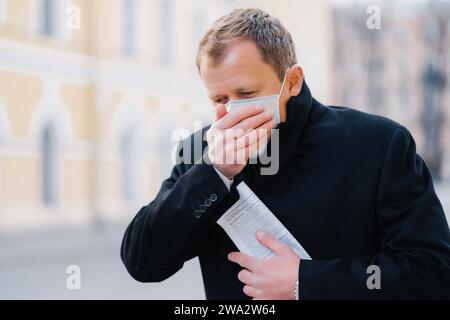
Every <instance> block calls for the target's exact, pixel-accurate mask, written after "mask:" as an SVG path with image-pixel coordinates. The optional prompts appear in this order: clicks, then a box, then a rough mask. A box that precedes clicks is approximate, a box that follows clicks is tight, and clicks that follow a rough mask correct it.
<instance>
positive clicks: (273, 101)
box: [226, 76, 286, 126]
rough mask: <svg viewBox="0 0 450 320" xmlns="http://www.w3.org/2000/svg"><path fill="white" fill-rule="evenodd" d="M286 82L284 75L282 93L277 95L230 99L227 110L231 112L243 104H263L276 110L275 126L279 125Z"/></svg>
mask: <svg viewBox="0 0 450 320" xmlns="http://www.w3.org/2000/svg"><path fill="white" fill-rule="evenodd" d="M285 82H286V76H285V77H284V80H283V84H282V86H281V90H280V93H279V94H276V95H271V96H263V97H256V98H251V99H241V100H230V101H229V102H228V103H227V104H226V108H227V111H228V112H230V111H231V110H233V109H234V108H237V107H243V106H261V107H263V108H264V109H265V110H270V111H273V112H274V119H275V126H277V125H278V124H279V123H280V97H281V94H282V93H283V89H284V85H285Z"/></svg>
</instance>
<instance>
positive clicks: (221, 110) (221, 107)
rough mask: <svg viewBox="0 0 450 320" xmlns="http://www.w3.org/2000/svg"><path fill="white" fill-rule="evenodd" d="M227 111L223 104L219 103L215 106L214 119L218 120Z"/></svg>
mask: <svg viewBox="0 0 450 320" xmlns="http://www.w3.org/2000/svg"><path fill="white" fill-rule="evenodd" d="M227 113H228V111H227V108H226V107H225V105H224V104H219V105H218V106H217V108H216V119H215V121H217V120H219V119H220V118H222V117H223V116H225V115H226V114H227Z"/></svg>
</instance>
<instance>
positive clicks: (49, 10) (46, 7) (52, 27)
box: [39, 0, 57, 36]
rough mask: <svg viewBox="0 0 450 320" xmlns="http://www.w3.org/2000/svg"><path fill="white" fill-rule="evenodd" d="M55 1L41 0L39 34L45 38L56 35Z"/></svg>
mask: <svg viewBox="0 0 450 320" xmlns="http://www.w3.org/2000/svg"><path fill="white" fill-rule="evenodd" d="M55 1H57V0H41V7H40V10H41V12H40V16H41V21H40V28H39V33H41V34H44V35H47V36H55V35H56V30H57V26H56V3H55Z"/></svg>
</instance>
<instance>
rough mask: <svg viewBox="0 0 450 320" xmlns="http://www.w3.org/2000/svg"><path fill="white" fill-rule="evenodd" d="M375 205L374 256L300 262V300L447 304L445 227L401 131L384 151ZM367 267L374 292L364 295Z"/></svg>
mask: <svg viewBox="0 0 450 320" xmlns="http://www.w3.org/2000/svg"><path fill="white" fill-rule="evenodd" d="M376 202H377V208H376V210H377V212H376V215H377V228H378V236H379V244H380V252H379V254H377V255H376V256H365V257H349V258H338V259H332V260H312V261H306V260H304V261H301V263H300V270H299V293H300V298H304V299H323V298H325V299H339V298H344V299H358V298H359V299H361V298H362V299H374V298H375V299H376V298H380V299H389V298H395V299H412V298H447V299H448V298H450V233H449V227H448V224H447V221H446V217H445V214H444V211H443V209H442V206H441V204H440V202H439V199H438V198H437V196H436V194H435V191H434V188H433V183H432V178H431V176H430V172H429V170H428V168H427V166H426V164H425V163H424V161H423V160H422V159H421V158H420V157H419V156H418V155H417V154H416V150H415V143H414V140H413V138H412V137H411V135H410V134H409V132H408V131H407V130H406V129H405V128H403V127H400V128H397V129H396V130H395V132H394V133H393V135H392V138H391V141H390V143H389V146H388V148H387V153H386V155H385V159H384V164H383V169H382V172H381V176H380V180H379V185H378V192H377V196H376ZM370 265H375V266H378V267H379V270H380V271H381V272H380V275H381V277H380V280H381V282H380V284H381V289H379V290H378V289H372V290H369V289H368V286H367V280H368V278H369V276H371V274H372V272H373V271H370V272H369V273H368V271H367V268H368V267H369V266H370Z"/></svg>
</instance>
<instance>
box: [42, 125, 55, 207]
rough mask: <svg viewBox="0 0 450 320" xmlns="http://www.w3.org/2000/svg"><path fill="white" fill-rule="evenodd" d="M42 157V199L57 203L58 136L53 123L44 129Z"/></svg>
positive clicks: (46, 203) (48, 202) (49, 202)
mask: <svg viewBox="0 0 450 320" xmlns="http://www.w3.org/2000/svg"><path fill="white" fill-rule="evenodd" d="M41 159H42V200H43V202H44V204H45V205H52V204H55V203H56V201H57V196H58V194H57V190H58V189H57V168H58V165H57V137H56V130H55V127H54V125H53V124H52V123H50V124H48V125H47V126H46V127H45V128H44V130H43V131H42V137H41Z"/></svg>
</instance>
